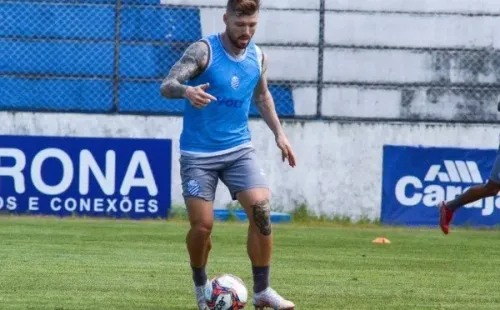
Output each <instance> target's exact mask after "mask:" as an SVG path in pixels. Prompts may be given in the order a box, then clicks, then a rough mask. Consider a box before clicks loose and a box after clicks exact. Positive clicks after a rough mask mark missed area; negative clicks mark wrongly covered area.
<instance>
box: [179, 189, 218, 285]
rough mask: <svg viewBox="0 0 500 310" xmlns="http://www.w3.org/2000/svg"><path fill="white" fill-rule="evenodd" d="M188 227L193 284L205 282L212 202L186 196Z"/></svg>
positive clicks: (210, 245) (188, 247) (187, 239)
mask: <svg viewBox="0 0 500 310" xmlns="http://www.w3.org/2000/svg"><path fill="white" fill-rule="evenodd" d="M186 206H187V210H188V216H189V223H190V226H191V227H190V229H189V232H188V234H187V236H186V244H187V249H188V252H189V259H190V264H191V268H192V271H193V281H194V283H195V285H197V286H199V285H204V284H205V283H206V282H207V275H206V271H205V267H206V265H207V261H208V254H209V252H210V250H211V249H212V242H211V238H210V236H211V233H212V226H213V221H214V218H213V203H212V202H211V201H206V200H204V199H197V198H187V199H186Z"/></svg>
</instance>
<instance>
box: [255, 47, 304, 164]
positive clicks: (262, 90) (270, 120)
mask: <svg viewBox="0 0 500 310" xmlns="http://www.w3.org/2000/svg"><path fill="white" fill-rule="evenodd" d="M262 57H263V63H262V75H261V78H260V80H259V82H258V84H257V87H256V88H255V91H254V98H255V104H256V105H257V109H258V110H259V112H260V115H261V116H262V118H263V119H264V121H265V122H266V124H267V126H268V127H269V129H271V131H272V132H273V133H274V136H275V139H276V144H277V145H278V147H279V148H280V149H281V154H282V160H283V161H285V158H287V159H288V163H289V164H290V166H292V167H294V166H295V155H294V154H293V151H292V147H291V146H290V143H289V142H288V139H287V137H286V135H285V133H284V132H283V129H282V128H281V123H280V120H279V118H278V114H277V113H276V108H275V104H274V99H273V96H272V95H271V92H270V91H269V88H268V85H267V56H266V55H265V54H264V53H263V54H262Z"/></svg>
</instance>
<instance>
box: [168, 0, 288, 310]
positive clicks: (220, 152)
mask: <svg viewBox="0 0 500 310" xmlns="http://www.w3.org/2000/svg"><path fill="white" fill-rule="evenodd" d="M259 10H260V1H259V0H228V2H227V7H226V12H225V13H224V16H223V20H224V23H225V25H226V28H225V31H224V32H223V33H216V34H212V35H210V36H207V37H205V38H202V39H201V40H199V41H197V42H195V43H193V44H192V45H190V46H189V47H188V48H187V49H186V51H185V52H184V54H183V56H182V57H181V59H180V60H178V62H177V63H176V64H175V65H174V66H173V67H172V68H171V70H170V72H169V74H168V76H167V78H166V79H165V80H164V81H163V82H162V85H161V94H162V96H164V97H166V98H186V99H187V101H186V105H185V111H184V118H183V129H182V133H181V136H180V151H181V157H180V165H181V179H182V187H183V196H184V199H185V202H186V206H187V210H188V215H189V220H190V224H191V229H190V230H189V233H188V234H187V238H186V241H187V248H188V252H189V256H190V264H191V268H192V272H193V281H194V286H195V289H194V290H195V294H196V299H197V303H198V308H199V309H203V310H205V309H207V300H208V298H210V296H211V283H210V281H209V280H208V279H207V274H206V272H205V267H206V265H207V260H208V254H209V251H210V249H211V238H210V235H211V231H212V225H213V201H214V197H215V190H216V187H217V183H218V180H219V179H220V180H221V181H222V182H223V183H224V184H225V185H226V186H227V188H228V189H229V192H230V193H231V197H232V199H234V200H238V201H239V202H240V204H241V205H242V206H243V207H244V209H245V211H246V213H247V215H248V218H249V229H248V238H247V253H248V256H249V258H250V261H251V263H252V269H253V284H254V285H253V291H254V299H253V304H254V306H255V307H256V308H257V309H263V308H264V307H270V308H272V309H294V307H295V306H294V304H293V303H292V302H291V301H288V300H285V299H284V298H282V297H281V296H280V295H279V294H278V293H277V292H276V291H275V290H273V289H272V288H271V287H270V284H269V278H270V277H269V272H270V264H271V252H272V248H273V237H272V228H271V221H270V205H269V200H270V192H269V187H268V183H267V180H266V177H265V173H264V171H263V170H262V169H261V167H260V163H259V162H258V159H257V156H256V153H255V150H254V148H253V146H252V142H251V137H250V132H249V129H248V112H249V108H250V104H251V101H252V98H255V104H256V105H257V108H258V110H259V112H260V115H261V116H262V118H263V119H264V121H265V122H266V124H267V125H268V127H269V128H270V130H271V131H272V132H273V134H274V137H275V141H276V144H277V146H278V148H279V149H280V150H281V157H282V161H285V160H287V161H288V164H289V165H290V166H291V167H294V166H295V155H294V153H293V151H292V148H291V146H290V143H289V141H288V139H287V137H286V135H285V133H284V132H283V130H282V128H281V124H280V121H279V119H278V116H277V114H276V111H275V106H274V101H273V98H272V96H271V93H270V91H269V89H268V86H267V79H266V69H267V62H268V61H267V56H266V55H265V54H264V53H262V51H261V49H260V48H259V47H258V46H257V45H256V44H255V43H254V41H253V40H252V37H253V35H254V33H255V30H256V27H257V22H258V18H259ZM186 84H187V85H186Z"/></svg>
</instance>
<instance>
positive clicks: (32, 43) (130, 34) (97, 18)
mask: <svg viewBox="0 0 500 310" xmlns="http://www.w3.org/2000/svg"><path fill="white" fill-rule="evenodd" d="M121 2H122V5H121V9H120V20H119V31H120V32H119V35H118V36H116V34H115V29H116V27H115V26H116V25H115V15H116V11H115V0H85V1H78V3H75V1H73V0H31V1H25V0H22V1H19V2H16V3H12V2H1V1H0V20H3V21H4V22H5V23H4V24H5V25H6V26H7V27H0V50H1V51H6V53H5V54H4V55H2V57H0V87H1V88H2V89H3V90H0V93H1V94H2V96H1V98H2V100H1V101H0V109H9V110H35V111H36V110H49V111H82V112H111V111H113V112H123V113H146V114H147V113H181V112H182V110H183V107H184V102H183V101H182V100H167V99H165V98H162V97H161V96H160V95H159V87H160V83H161V80H162V79H163V78H164V77H165V76H166V75H167V73H168V71H169V69H170V67H171V66H172V65H173V64H174V62H175V61H176V60H177V59H178V58H179V57H180V56H181V55H182V53H183V51H184V49H185V48H186V47H187V46H188V44H189V43H190V42H193V41H195V40H197V39H199V38H200V37H201V36H202V35H204V34H205V33H206V29H202V28H203V27H202V17H201V14H200V9H199V8H197V7H171V6H160V5H159V1H144V0H141V1H138V0H122V1H121ZM145 4H150V5H145ZM217 17H218V18H219V19H222V15H218V16H217ZM205 28H207V27H205ZM222 29H223V28H218V29H217V30H216V31H220V30H222ZM2 54H3V53H2ZM272 78H275V77H272ZM115 83H118V84H117V87H115ZM270 90H271V92H272V93H273V95H274V98H275V99H276V100H277V104H276V105H277V110H278V114H279V115H281V116H294V115H295V107H294V102H293V94H292V92H293V90H292V88H291V85H290V84H289V83H286V81H283V80H280V79H275V81H271V83H270ZM115 97H116V99H115ZM278 100H279V101H278ZM115 103H116V106H115ZM250 113H251V115H253V116H256V115H258V112H257V111H256V109H255V107H252V109H251V111H250Z"/></svg>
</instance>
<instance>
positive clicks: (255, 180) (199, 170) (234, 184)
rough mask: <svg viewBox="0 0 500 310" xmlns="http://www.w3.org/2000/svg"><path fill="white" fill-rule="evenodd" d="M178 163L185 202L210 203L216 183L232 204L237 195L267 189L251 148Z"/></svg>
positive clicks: (262, 171) (192, 158) (261, 170)
mask: <svg viewBox="0 0 500 310" xmlns="http://www.w3.org/2000/svg"><path fill="white" fill-rule="evenodd" d="M179 161H180V165H181V181H182V194H183V196H184V197H185V198H188V197H196V198H202V199H205V200H207V201H213V200H214V199H215V189H216V188H217V184H218V181H219V180H221V181H222V182H223V183H224V184H225V185H226V186H227V188H228V189H229V192H230V194H231V197H232V199H233V200H236V194H237V193H238V192H241V191H244V190H248V189H251V188H256V187H264V188H269V185H268V182H267V178H266V175H265V173H264V170H263V169H262V168H261V166H260V164H259V161H258V159H257V156H256V154H255V150H254V149H253V148H243V149H239V150H235V151H233V152H230V153H227V154H222V155H215V156H210V157H193V156H185V155H181V158H180V160H179Z"/></svg>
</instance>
